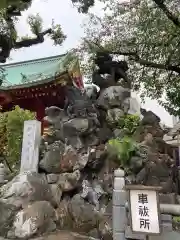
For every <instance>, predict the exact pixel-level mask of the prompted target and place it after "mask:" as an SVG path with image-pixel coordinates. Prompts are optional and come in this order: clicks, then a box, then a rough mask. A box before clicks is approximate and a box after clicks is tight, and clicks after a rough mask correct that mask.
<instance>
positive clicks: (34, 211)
mask: <svg viewBox="0 0 180 240" xmlns="http://www.w3.org/2000/svg"><path fill="white" fill-rule="evenodd" d="M55 221H56V215H55V210H54V209H53V207H52V206H51V204H50V203H49V202H46V201H41V202H35V203H33V204H32V205H29V206H27V207H26V208H25V209H23V210H21V211H19V212H18V213H17V215H16V218H15V221H14V223H13V227H12V229H11V231H10V232H9V234H8V236H9V237H11V238H12V237H13V238H14V237H16V238H29V237H32V236H33V235H35V234H42V233H45V232H52V231H54V230H55V229H56V224H55Z"/></svg>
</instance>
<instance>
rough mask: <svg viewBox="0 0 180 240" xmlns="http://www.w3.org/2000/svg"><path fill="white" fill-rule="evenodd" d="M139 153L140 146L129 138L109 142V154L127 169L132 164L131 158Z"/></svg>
mask: <svg viewBox="0 0 180 240" xmlns="http://www.w3.org/2000/svg"><path fill="white" fill-rule="evenodd" d="M137 151H138V146H137V144H136V142H134V141H133V140H132V139H131V138H129V137H124V138H122V139H118V138H116V139H111V140H109V142H108V152H109V154H110V156H111V157H112V158H114V159H115V160H116V161H117V162H118V163H119V165H120V166H121V167H123V168H127V167H128V166H129V164H130V159H131V157H132V156H133V155H134V154H135V153H136V152H137Z"/></svg>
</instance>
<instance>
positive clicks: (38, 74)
mask: <svg viewBox="0 0 180 240" xmlns="http://www.w3.org/2000/svg"><path fill="white" fill-rule="evenodd" d="M68 57H69V55H68V54H63V55H57V56H52V57H46V58H40V59H35V60H29V61H24V62H17V63H11V64H4V65H0V79H2V80H3V83H2V85H1V86H0V89H1V90H8V89H13V88H21V87H31V86H34V85H37V84H43V83H48V82H50V81H52V80H53V79H55V76H58V75H62V74H65V73H67V71H68V67H67V66H68V64H67V61H69V59H68Z"/></svg>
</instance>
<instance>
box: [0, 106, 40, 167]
mask: <svg viewBox="0 0 180 240" xmlns="http://www.w3.org/2000/svg"><path fill="white" fill-rule="evenodd" d="M33 119H35V114H34V113H32V112H30V111H29V110H23V109H21V108H20V107H19V106H16V107H15V108H14V110H12V111H9V112H5V113H1V114H0V144H1V145H0V146H1V147H0V149H1V152H0V155H1V156H4V157H5V158H6V159H7V161H8V162H9V164H10V166H11V167H12V166H13V165H15V166H16V165H17V164H18V163H19V162H20V156H21V148H22V138H23V127H24V121H26V120H33Z"/></svg>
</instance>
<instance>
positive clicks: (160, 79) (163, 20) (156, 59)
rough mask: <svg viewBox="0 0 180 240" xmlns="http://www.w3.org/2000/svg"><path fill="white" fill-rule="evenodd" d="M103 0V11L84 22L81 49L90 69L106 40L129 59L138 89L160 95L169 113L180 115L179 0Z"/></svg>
mask: <svg viewBox="0 0 180 240" xmlns="http://www.w3.org/2000/svg"><path fill="white" fill-rule="evenodd" d="M103 2H104V6H105V7H104V9H103V10H102V12H101V16H102V17H101V16H99V15H93V14H89V15H88V16H89V21H88V22H87V24H86V25H85V38H84V41H83V42H82V45H81V46H80V49H81V54H82V55H83V56H85V62H84V66H85V71H86V73H89V72H88V71H89V70H90V71H92V67H93V65H91V64H90V62H91V60H92V57H93V54H94V52H95V50H96V48H97V46H103V48H104V49H105V50H106V51H109V52H110V53H115V54H117V55H118V56H123V57H124V58H125V59H127V61H128V63H129V67H130V70H129V76H130V78H131V79H132V82H133V84H132V86H133V89H134V90H137V91H140V90H141V97H142V99H143V98H144V97H145V96H148V97H150V98H152V99H157V100H158V101H159V103H160V104H161V105H163V106H164V107H165V108H166V109H167V110H168V111H169V112H170V113H172V114H174V115H180V104H179V103H180V81H179V79H180V17H179V15H180V5H179V0H173V1H172V0H130V1H124V2H123V3H120V1H119V0H106V1H103ZM102 13H104V14H102ZM94 46H96V48H95V47H94ZM82 49H83V51H82ZM83 56H82V58H84V57H83ZM115 56H116V55H115ZM86 63H88V64H86Z"/></svg>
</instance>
